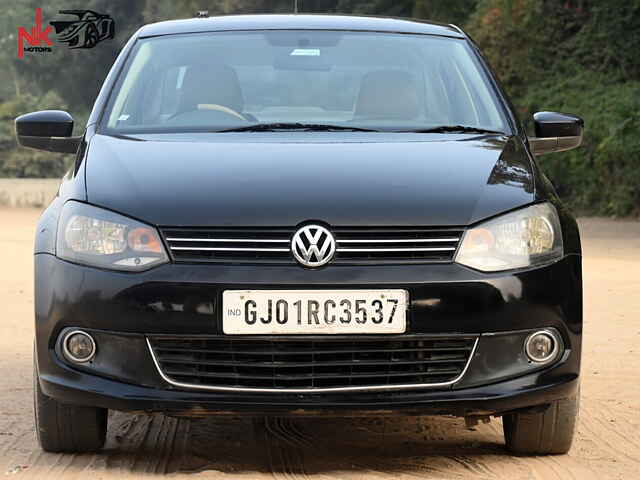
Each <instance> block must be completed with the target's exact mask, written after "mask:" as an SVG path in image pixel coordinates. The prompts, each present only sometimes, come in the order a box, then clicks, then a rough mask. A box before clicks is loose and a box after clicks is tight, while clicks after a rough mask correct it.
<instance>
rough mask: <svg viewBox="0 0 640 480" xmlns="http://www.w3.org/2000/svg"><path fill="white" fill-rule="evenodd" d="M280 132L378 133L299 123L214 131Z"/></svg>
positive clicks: (259, 124) (344, 127)
mask: <svg viewBox="0 0 640 480" xmlns="http://www.w3.org/2000/svg"><path fill="white" fill-rule="evenodd" d="M278 130H304V131H307V132H333V131H339V130H342V131H347V132H378V131H379V130H374V129H371V128H360V127H350V126H344V125H325V124H321V123H299V122H292V123H287V122H276V123H256V124H255V125H246V126H244V127H236V128H227V129H224V130H213V131H214V132H216V133H227V132H275V131H278Z"/></svg>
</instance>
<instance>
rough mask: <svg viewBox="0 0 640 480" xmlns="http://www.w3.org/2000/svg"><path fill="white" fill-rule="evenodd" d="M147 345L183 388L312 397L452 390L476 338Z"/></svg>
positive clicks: (212, 340)
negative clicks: (330, 392) (334, 392)
mask: <svg viewBox="0 0 640 480" xmlns="http://www.w3.org/2000/svg"><path fill="white" fill-rule="evenodd" d="M148 341H149V346H150V348H151V350H152V352H153V355H154V358H155V360H156V363H157V366H158V368H159V369H160V371H161V373H162V374H163V375H164V377H165V379H166V380H167V381H169V382H170V383H173V384H174V385H175V386H178V387H186V388H205V389H207V388H209V389H215V388H217V387H223V388H238V389H267V390H272V389H275V390H282V391H296V390H297V391H311V392H313V391H314V390H316V389H317V390H323V389H342V388H350V389H354V390H358V389H362V390H366V389H370V388H375V389H393V388H394V387H395V388H408V387H409V386H423V387H428V386H431V387H443V388H444V387H447V386H449V385H450V384H452V383H454V382H455V381H457V380H458V379H459V378H461V376H462V375H463V373H464V371H465V368H466V365H467V363H468V362H469V359H470V357H471V353H472V351H473V349H474V346H475V343H476V337H469V336H451V337H434V336H422V335H402V336H392V337H385V338H379V337H378V338H373V337H367V338H354V337H349V338H347V337H333V336H332V337H331V338H318V337H313V338H310V337H306V338H304V339H302V338H291V337H287V338H277V339H256V338H251V339H248V338H246V337H239V338H234V339H229V338H228V337H181V336H152V337H148Z"/></svg>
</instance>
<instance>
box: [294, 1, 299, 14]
mask: <svg viewBox="0 0 640 480" xmlns="http://www.w3.org/2000/svg"><path fill="white" fill-rule="evenodd" d="M293 13H298V0H293Z"/></svg>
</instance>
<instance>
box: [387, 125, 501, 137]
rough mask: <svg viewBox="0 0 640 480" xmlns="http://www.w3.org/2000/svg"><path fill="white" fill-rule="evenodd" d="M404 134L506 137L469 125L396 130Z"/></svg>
mask: <svg viewBox="0 0 640 480" xmlns="http://www.w3.org/2000/svg"><path fill="white" fill-rule="evenodd" d="M395 131H396V132H402V133H405V132H406V133H492V134H501V135H504V132H499V131H497V130H487V129H486V128H478V127H469V126H467V125H440V126H438V127H431V128H419V129H416V130H395Z"/></svg>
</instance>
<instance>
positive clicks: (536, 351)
mask: <svg viewBox="0 0 640 480" xmlns="http://www.w3.org/2000/svg"><path fill="white" fill-rule="evenodd" d="M563 348H564V346H563V342H562V338H561V337H560V335H559V334H558V333H557V332H556V331H555V330H551V329H548V330H539V331H536V332H533V333H532V334H531V335H529V336H528V337H527V339H526V340H525V342H524V352H525V353H526V355H527V358H528V359H529V361H531V362H533V363H537V364H546V363H551V362H553V361H554V360H555V359H556V358H558V355H559V354H560V351H561V350H562V349H563Z"/></svg>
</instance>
